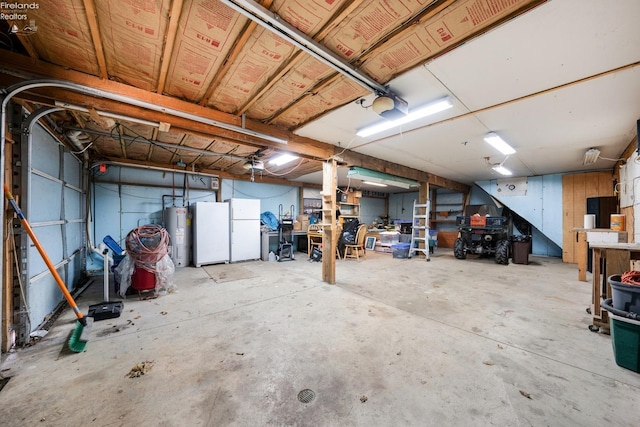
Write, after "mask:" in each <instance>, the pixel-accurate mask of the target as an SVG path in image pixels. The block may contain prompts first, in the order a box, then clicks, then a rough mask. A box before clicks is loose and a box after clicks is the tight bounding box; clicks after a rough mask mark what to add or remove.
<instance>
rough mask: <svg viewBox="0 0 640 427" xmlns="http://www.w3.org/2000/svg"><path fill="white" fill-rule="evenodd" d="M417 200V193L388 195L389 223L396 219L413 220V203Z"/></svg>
mask: <svg viewBox="0 0 640 427" xmlns="http://www.w3.org/2000/svg"><path fill="white" fill-rule="evenodd" d="M414 200H418V192H417V191H416V192H411V193H394V194H390V195H389V223H391V224H393V221H394V220H396V219H399V220H408V221H411V220H413V201H414Z"/></svg>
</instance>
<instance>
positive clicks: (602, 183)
mask: <svg viewBox="0 0 640 427" xmlns="http://www.w3.org/2000/svg"><path fill="white" fill-rule="evenodd" d="M597 173H598V180H599V185H598V194H597V195H596V196H594V197H604V196H613V195H614V194H613V173H612V172H597Z"/></svg>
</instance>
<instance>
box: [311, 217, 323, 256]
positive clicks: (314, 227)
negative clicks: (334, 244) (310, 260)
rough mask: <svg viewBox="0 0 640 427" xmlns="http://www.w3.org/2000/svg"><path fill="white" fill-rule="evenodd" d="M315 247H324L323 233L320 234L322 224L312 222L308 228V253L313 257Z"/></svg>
mask: <svg viewBox="0 0 640 427" xmlns="http://www.w3.org/2000/svg"><path fill="white" fill-rule="evenodd" d="M313 248H318V249H320V248H322V234H320V225H318V224H311V225H309V229H308V230H307V255H308V256H309V257H311V253H312V252H313Z"/></svg>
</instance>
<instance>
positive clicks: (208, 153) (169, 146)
mask: <svg viewBox="0 0 640 427" xmlns="http://www.w3.org/2000/svg"><path fill="white" fill-rule="evenodd" d="M64 129H65V130H67V131H69V132H84V133H87V134H91V135H98V136H105V137H109V138H113V139H116V137H114V136H113V135H112V134H110V133H109V132H103V131H99V130H93V129H79V128H74V127H71V126H65V127H64ZM117 138H118V139H122V140H124V141H135V142H139V143H143V144H149V145H157V146H158V147H162V148H167V149H169V150H182V151H189V152H192V153H197V154H202V155H203V156H215V157H227V158H230V159H233V160H239V161H244V162H246V161H249V160H251V159H250V158H247V157H240V156H234V155H233V154H220V153H212V152H211V151H207V150H201V149H199V148H193V147H186V146H184V145H176V144H167V143H164V142H159V141H149V140H147V139H146V138H140V137H133V136H127V135H119V136H118V137H117Z"/></svg>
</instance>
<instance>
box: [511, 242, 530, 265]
mask: <svg viewBox="0 0 640 427" xmlns="http://www.w3.org/2000/svg"><path fill="white" fill-rule="evenodd" d="M511 250H512V251H513V254H512V256H511V258H512V259H513V263H514V264H524V265H527V264H529V252H531V236H514V237H513V241H512V242H511Z"/></svg>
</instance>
